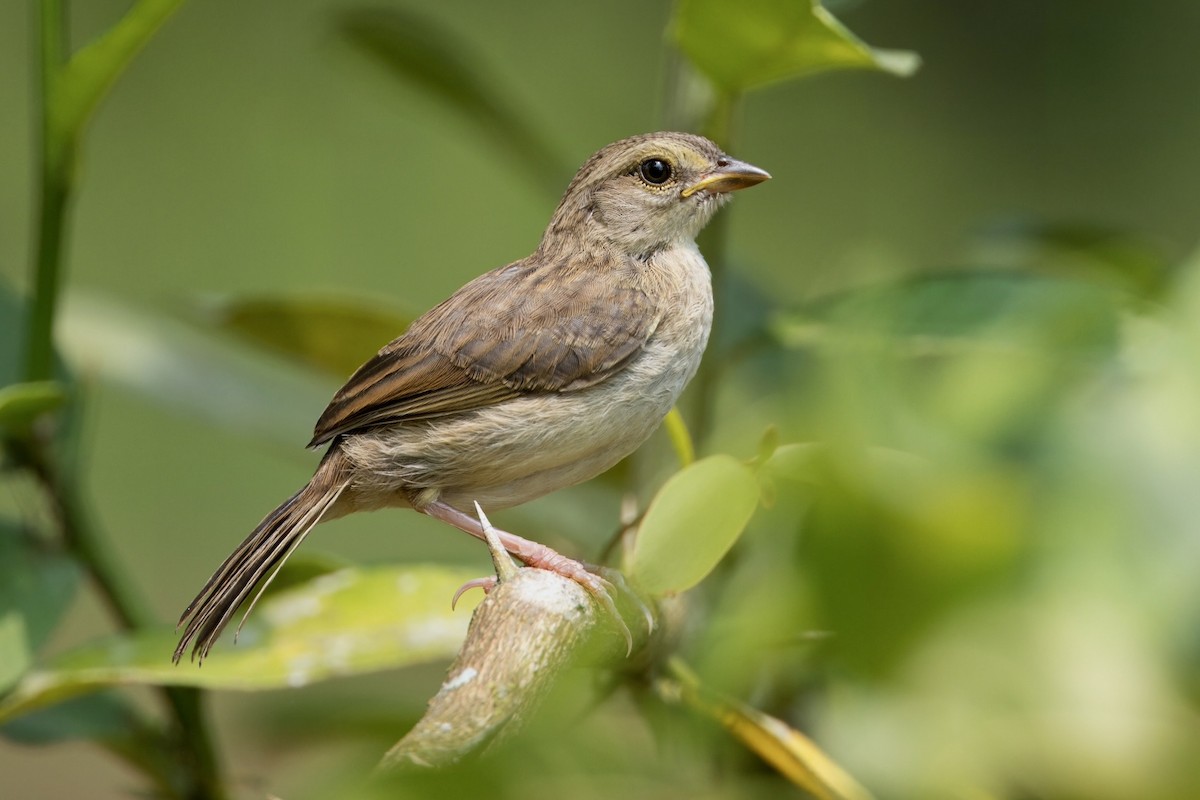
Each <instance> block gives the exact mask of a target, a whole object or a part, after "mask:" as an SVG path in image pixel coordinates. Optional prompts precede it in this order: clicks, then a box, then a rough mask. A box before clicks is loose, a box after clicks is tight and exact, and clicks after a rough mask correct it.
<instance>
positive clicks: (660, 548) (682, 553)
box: [628, 455, 759, 595]
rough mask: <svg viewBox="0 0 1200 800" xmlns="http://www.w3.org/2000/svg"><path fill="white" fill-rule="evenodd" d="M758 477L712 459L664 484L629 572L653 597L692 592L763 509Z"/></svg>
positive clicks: (727, 460) (729, 460)
mask: <svg viewBox="0 0 1200 800" xmlns="http://www.w3.org/2000/svg"><path fill="white" fill-rule="evenodd" d="M758 496H759V490H758V484H757V482H756V481H755V479H754V474H753V473H752V472H751V471H750V470H749V469H748V468H747V467H746V466H745V465H744V464H742V463H741V462H740V461H738V460H737V459H736V458H733V457H732V456H724V455H721V456H710V457H708V458H705V459H702V460H700V461H697V462H695V463H693V464H692V465H691V466H689V467H686V468H685V469H682V470H680V471H679V472H677V473H675V475H673V476H671V478H670V479H669V480H668V481H667V482H666V483H665V484H663V487H662V489H660V490H659V492H658V494H657V495H656V496H655V498H654V500H653V501H652V502H651V503H650V507H649V508H648V509H647V510H646V517H645V519H643V520H642V524H641V526H640V527H639V528H638V534H637V540H636V542H635V543H634V546H633V552H632V554H631V556H630V563H629V567H628V570H629V572H630V575H631V576H632V578H633V580H634V582H635V583H637V584H638V586H640V587H641V588H642V589H644V590H645V591H646V592H649V593H650V594H653V595H663V594H670V593H673V592H682V591H684V590H685V589H690V588H691V587H693V586H695V585H696V584H697V583H699V582H700V581H701V580H702V579H703V578H704V576H705V575H707V574H708V573H709V572H711V571H712V569H713V567H715V566H716V565H717V562H719V561H720V560H721V557H722V556H724V555H725V553H726V552H728V551H729V548H730V547H733V543H734V542H736V541H737V539H738V537H739V536H741V534H742V531H743V530H744V529H745V527H746V523H747V522H749V521H750V517H751V515H753V514H754V509H755V507H756V506H757V505H758Z"/></svg>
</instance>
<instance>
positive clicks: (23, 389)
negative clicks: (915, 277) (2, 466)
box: [0, 381, 67, 433]
mask: <svg viewBox="0 0 1200 800" xmlns="http://www.w3.org/2000/svg"><path fill="white" fill-rule="evenodd" d="M66 399H67V395H66V392H65V391H63V387H62V386H61V385H60V384H58V383H56V382H55V381H35V382H32V383H17V384H13V385H12V386H5V387H4V388H3V389H0V433H3V432H6V431H7V432H15V431H21V430H24V429H26V428H28V427H29V426H30V424H32V423H33V421H34V420H35V419H37V418H38V417H39V416H41V415H42V414H45V413H46V412H47V411H53V410H55V409H57V408H59V407H60V406H62V404H63V403H64V402H66Z"/></svg>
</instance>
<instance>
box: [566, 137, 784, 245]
mask: <svg viewBox="0 0 1200 800" xmlns="http://www.w3.org/2000/svg"><path fill="white" fill-rule="evenodd" d="M770 177H771V176H770V175H769V174H767V172H765V171H764V170H761V169H759V168H758V167H755V166H752V165H750V164H747V163H745V162H743V161H738V160H737V159H734V158H731V157H729V156H727V155H725V154H724V153H722V152H721V150H720V148H718V147H717V146H716V145H715V144H713V143H712V142H710V141H709V140H708V139H705V138H704V137H702V136H694V135H692V134H689V133H670V132H666V133H650V134H645V135H643V136H634V137H632V138H629V139H622V140H621V141H619V142H615V143H613V144H610V145H609V146H608V147H605V148H604V149H602V150H600V151H599V152H598V153H596V154H595V155H594V156H592V157H591V158H590V159H588V161H587V163H586V164H584V165H583V166H582V167H581V168H580V170H579V172H578V173H577V174H576V175H575V179H574V180H573V181H571V185H570V186H568V187H567V191H566V193H565V194H564V195H563V199H562V201H561V202H560V203H559V206H558V210H557V211H555V213H554V218H553V219H552V220H551V222H550V226H549V227H548V228H547V229H546V236H545V238H544V239H543V246H544V247H545V246H547V245H551V244H553V245H558V246H568V247H569V246H571V244H572V239H575V240H578V241H592V242H597V241H599V242H603V243H607V244H609V245H612V246H615V247H617V248H618V249H619V250H620V251H621V252H624V253H627V254H629V255H632V256H640V257H645V256H647V255H650V254H653V253H655V252H658V251H660V250H663V249H665V248H668V247H671V246H673V245H675V244H679V243H683V242H690V241H692V240H693V239H694V238H695V237H696V234H697V233H699V232H700V229H701V228H703V227H704V225H705V223H707V222H708V220H709V219H710V218H711V217H712V215H713V213H714V212H715V211H716V210H717V209H718V208H719V207H720V206H721V205H722V204H723V203H724V201H725V200H726V199H728V197H729V193H730V192H733V191H736V190H738V189H744V188H746V187H748V186H754V185H755V184H758V183H762V182H763V181H765V180H767V179H768V178H770Z"/></svg>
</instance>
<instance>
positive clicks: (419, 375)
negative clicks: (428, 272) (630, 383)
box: [309, 257, 659, 447]
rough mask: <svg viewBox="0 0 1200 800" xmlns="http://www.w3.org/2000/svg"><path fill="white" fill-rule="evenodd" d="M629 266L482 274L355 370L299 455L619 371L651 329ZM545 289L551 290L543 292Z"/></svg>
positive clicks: (652, 314) (649, 312)
mask: <svg viewBox="0 0 1200 800" xmlns="http://www.w3.org/2000/svg"><path fill="white" fill-rule="evenodd" d="M635 269H636V265H635V264H633V263H623V262H617V261H612V262H606V263H601V264H597V263H596V262H595V260H594V259H591V260H587V259H584V258H583V257H577V258H576V259H574V260H565V261H560V262H558V263H556V264H555V263H546V262H544V261H542V262H539V261H535V260H533V259H527V260H525V261H518V262H516V263H515V264H510V265H509V266H507V267H502V268H500V269H497V270H493V271H492V272H489V273H487V274H485V275H481V276H480V277H478V278H476V279H475V280H473V281H471V282H470V283H468V284H467V285H466V286H464V287H463V288H462V289H459V290H458V291H457V292H456V293H455V294H454V295H453V296H452V297H451V298H450V299H448V300H446V301H445V302H443V303H442V304H441V305H439V306H437V307H435V308H433V309H432V310H430V311H429V312H428V313H426V314H425V315H424V316H422V317H421V318H419V319H418V320H417V321H416V322H414V323H413V324H412V327H410V328H409V330H408V331H407V332H406V333H404V335H402V336H400V337H399V338H397V339H395V340H393V341H392V342H391V343H389V344H388V345H386V346H385V347H384V348H383V349H382V350H380V351H379V353H378V354H376V355H375V356H374V357H373V358H372V359H371V360H370V361H368V362H367V363H366V364H364V365H363V366H362V367H360V368H359V369H358V371H357V372H355V373H354V375H353V376H351V378H350V380H349V381H347V383H346V385H345V386H343V387H342V389H341V390H340V391H338V393H337V394H336V395H335V396H334V398H333V400H332V401H331V402H330V404H329V406H328V407H327V408H326V409H325V412H324V413H323V414H322V415H321V418H320V419H319V420H318V421H317V425H316V429H315V430H314V432H313V438H312V441H311V442H310V443H309V446H310V447H312V446H316V445H320V444H324V443H325V442H328V441H331V440H332V439H333V438H334V437H336V436H339V435H341V434H344V433H350V432H354V431H358V430H364V429H367V428H372V427H377V426H380V425H392V424H397V423H404V422H411V421H416V420H420V419H428V418H431V417H438V416H444V415H447V414H456V413H461V412H464V411H470V410H473V409H477V408H481V407H484V406H489V405H493V404H495V403H501V402H504V401H505V400H509V399H512V398H514V397H518V396H520V395H522V394H526V393H530V392H568V391H577V390H579V389H583V388H586V387H588V386H592V385H594V384H596V383H598V382H599V381H601V380H603V379H604V378H606V377H608V376H609V375H612V374H613V373H615V372H618V371H619V370H621V369H622V368H623V367H624V366H625V365H626V364H627V363H628V362H629V361H630V360H631V359H632V358H633V357H634V356H635V355H636V354H637V353H638V352H639V351H640V350H641V348H642V347H643V346H644V345H645V344H646V341H647V340H648V339H649V338H650V336H651V335H653V333H654V330H655V329H656V328H657V326H658V322H659V314H658V311H657V309H656V308H655V307H654V304H653V303H652V302H651V300H650V298H649V297H648V296H647V295H646V293H645V292H644V291H642V290H641V289H640V288H639V287H638V281H637V280H636V274H635V272H634V270H635ZM606 271H607V272H608V274H607V275H605V276H604V278H603V279H601V278H600V274H601V273H603V272H606ZM546 281H554V283H555V285H554V288H553V291H547V290H546V287H545V285H544V284H545V282H546Z"/></svg>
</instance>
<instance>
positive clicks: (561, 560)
mask: <svg viewBox="0 0 1200 800" xmlns="http://www.w3.org/2000/svg"><path fill="white" fill-rule="evenodd" d="M421 512H422V513H424V514H427V515H429V516H431V517H433V518H434V519H437V520H441V521H442V522H445V523H447V524H449V525H453V526H454V527H456V528H458V529H459V530H460V531H463V532H464V533H469V534H471V535H472V536H474V537H475V538H476V539H480V540H483V541H487V537H486V535H485V534H484V532H483V523H481V522H480V521H479V520H477V519H476V518H475V517H472V516H471V515H470V514H466V513H463V512H462V511H459V510H458V509H457V508H454V507H453V506H448V505H446V504H445V503H443V502H441V501H435V502H433V503H430V504H429V505H427V506H425V507H424V508H423V509H421ZM492 530H493V531H495V533H496V535H497V537H498V538H499V539H500V543H501V544H502V545H503V546H504V549H505V550H507V551H508V552H509V553H511V554H512V555H514V556H516V557H517V558H518V559H520V560H521V561H523V562H524V563H525V564H526V566H530V567H535V568H537V569H544V570H548V571H549V572H553V573H556V574H558V575H562V576H563V577H564V578H567V579H568V580H572V581H575V582H576V583H578V584H579V585H580V586H582V587H583V588H584V589H586V590H587V591H588V594H590V595H591V596H592V597H594V598H596V602H598V603H600V605H601V606H603V607H604V609H605V610H606V611H608V613H610V614H612V616H613V618H614V619H616V621H617V625H618V626H619V627H620V628H621V633H622V634H623V635H624V636H625V644H626V647H627V649H628V651H629V652H633V635H632V634H631V633H630V632H629V627H628V626H627V625H626V624H625V620H624V619H622V618H621V614H620V612H618V611H617V606H616V604H615V603H613V599H612V591H613V585H612V584H611V583H610V582H608V581H607V580H605V579H604V578H602V577H600V576H599V575H597V574H596V573H594V572H592V571H591V570H589V569H588V568H587V567H586V566H585V565H584V564H582V563H580V562H579V561H576V560H574V559H571V558H567V557H566V556H564V555H562V554H561V553H559V552H558V551H557V550H554V549H553V548H550V547H547V546H546V545H544V544H540V543H538V542H534V541H531V540H529V539H525V538H522V537H520V536H517V535H516V534H513V533H509V532H508V531H502V530H500V529H499V528H495V527H493V529H492ZM472 583H474V582H472ZM464 588H469V587H464ZM456 599H457V595H456Z"/></svg>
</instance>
